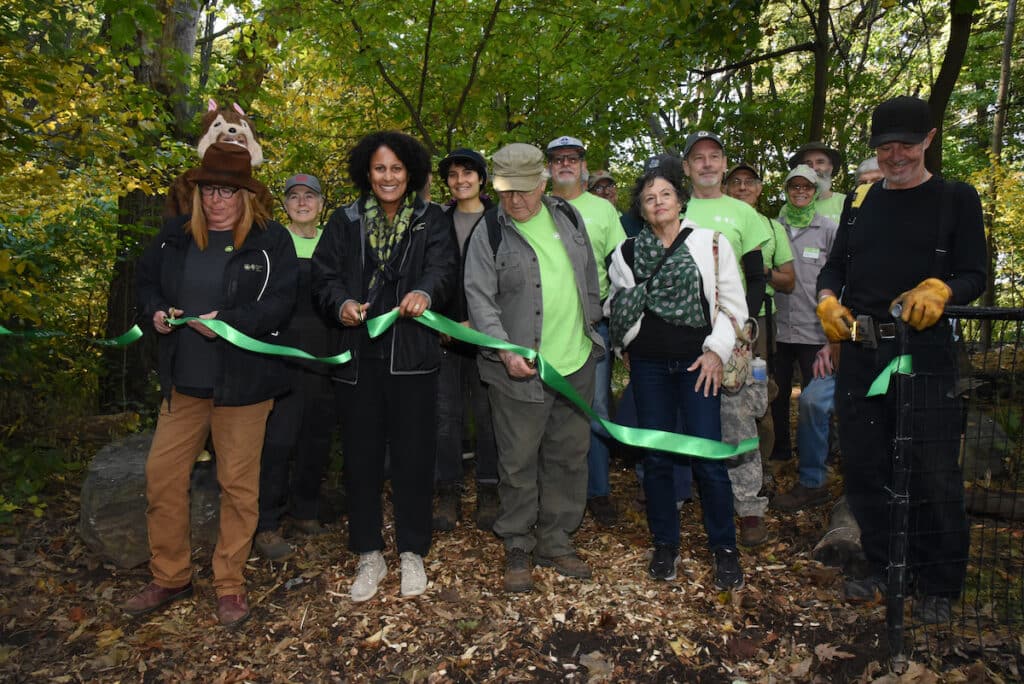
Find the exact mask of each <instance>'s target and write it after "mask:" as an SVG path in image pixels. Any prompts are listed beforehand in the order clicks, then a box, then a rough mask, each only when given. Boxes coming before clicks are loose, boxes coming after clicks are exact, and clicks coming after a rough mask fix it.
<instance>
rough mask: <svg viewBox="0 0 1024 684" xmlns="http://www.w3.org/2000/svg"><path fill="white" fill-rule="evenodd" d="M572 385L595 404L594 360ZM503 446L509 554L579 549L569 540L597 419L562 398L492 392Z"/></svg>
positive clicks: (502, 525)
mask: <svg viewBox="0 0 1024 684" xmlns="http://www.w3.org/2000/svg"><path fill="white" fill-rule="evenodd" d="M566 380H567V381H568V382H569V384H571V385H572V386H573V388H574V389H575V390H576V391H577V392H578V393H579V394H580V396H581V397H582V398H583V401H585V402H586V403H587V404H588V405H589V404H590V403H591V402H593V399H594V358H593V357H591V358H590V359H588V360H587V362H586V363H585V364H583V367H582V368H580V369H579V370H578V371H576V372H575V373H572V374H571V375H569V376H568V377H566ZM488 395H489V396H490V399H491V415H492V418H493V420H494V438H495V441H496V442H497V445H498V478H499V479H498V502H499V504H498V518H497V520H496V521H495V523H494V532H495V533H496V534H497V535H498V536H499V537H501V538H502V539H503V540H504V542H505V548H506V549H523V550H524V551H526V552H527V553H531V552H535V553H536V554H537V555H539V556H543V557H547V558H554V557H558V556H564V555H566V554H568V553H572V552H573V546H572V544H571V543H570V541H569V536H570V535H571V534H572V533H573V532H574V531H576V528H577V527H579V526H580V522H581V521H582V520H583V510H584V508H585V507H586V503H587V449H588V448H589V446H590V419H589V418H587V416H586V415H584V413H583V412H582V411H581V410H580V409H578V408H576V407H575V406H574V405H573V404H571V403H570V402H569V400H568V399H566V398H565V397H563V396H562V395H560V394H556V393H555V392H554V391H553V390H551V389H550V388H547V387H545V388H544V401H543V402H541V403H534V402H528V401H520V400H518V399H513V398H511V397H509V396H508V395H507V394H503V393H501V392H500V391H499V390H497V389H495V387H494V386H493V385H491V386H489V387H488Z"/></svg>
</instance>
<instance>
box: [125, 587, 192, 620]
mask: <svg viewBox="0 0 1024 684" xmlns="http://www.w3.org/2000/svg"><path fill="white" fill-rule="evenodd" d="M191 595H192V583H191V582H189V583H188V584H186V585H184V586H181V587H161V586H160V585H159V584H157V583H156V582H150V583H149V584H147V585H146V586H145V587H143V588H142V591H140V592H139V593H138V594H136V595H135V596H132V597H131V598H130V599H128V600H127V601H125V602H124V603H123V604H122V605H121V610H123V611H124V612H126V613H128V614H129V615H131V616H133V617H137V616H139V615H145V614H146V613H152V612H153V611H154V610H157V609H158V608H163V607H164V606H167V605H170V604H171V603H174V602H175V601H177V600H178V599H183V598H188V597H189V596H191Z"/></svg>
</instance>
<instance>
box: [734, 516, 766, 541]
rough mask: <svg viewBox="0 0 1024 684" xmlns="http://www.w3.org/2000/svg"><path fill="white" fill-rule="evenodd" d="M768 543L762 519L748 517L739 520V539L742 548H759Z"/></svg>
mask: <svg viewBox="0 0 1024 684" xmlns="http://www.w3.org/2000/svg"><path fill="white" fill-rule="evenodd" d="M766 541H768V528H767V527H766V526H765V524H764V518H761V517H759V516H754V515H748V516H746V517H743V518H740V539H739V542H740V544H742V545H743V546H760V545H761V544H764V543H765V542H766Z"/></svg>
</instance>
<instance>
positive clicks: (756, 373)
mask: <svg viewBox="0 0 1024 684" xmlns="http://www.w3.org/2000/svg"><path fill="white" fill-rule="evenodd" d="M750 376H751V377H752V378H754V382H759V383H762V384H767V383H768V364H767V363H765V360H764V359H762V358H761V357H760V356H755V357H754V360H753V361H751V362H750Z"/></svg>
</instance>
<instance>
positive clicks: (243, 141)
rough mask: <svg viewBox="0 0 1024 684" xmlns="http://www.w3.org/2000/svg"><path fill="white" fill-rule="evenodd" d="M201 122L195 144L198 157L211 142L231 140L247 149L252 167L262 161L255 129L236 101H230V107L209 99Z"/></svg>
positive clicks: (261, 151)
mask: <svg viewBox="0 0 1024 684" xmlns="http://www.w3.org/2000/svg"><path fill="white" fill-rule="evenodd" d="M201 124H202V131H203V132H202V134H201V135H200V136H199V144H198V145H197V146H196V150H197V151H198V152H199V158H200V159H202V158H203V156H204V155H205V154H206V150H207V149H208V148H209V147H210V145H212V144H213V143H216V142H231V143H235V144H236V145H241V146H242V147H244V148H245V149H247V150H249V157H250V158H251V159H252V165H253V166H254V167H255V166H259V165H260V164H262V163H263V148H262V147H260V143H259V141H258V140H256V130H255V129H254V128H253V126H252V121H250V120H249V117H248V116H246V114H245V112H244V111H243V110H242V108H241V107H239V106H238V104H237V103H232V105H231V107H230V108H228V107H218V106H217V103H216V101H214V100H212V99H211V100H210V101H209V104H208V107H207V110H206V113H205V114H203V119H202V121H201Z"/></svg>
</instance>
